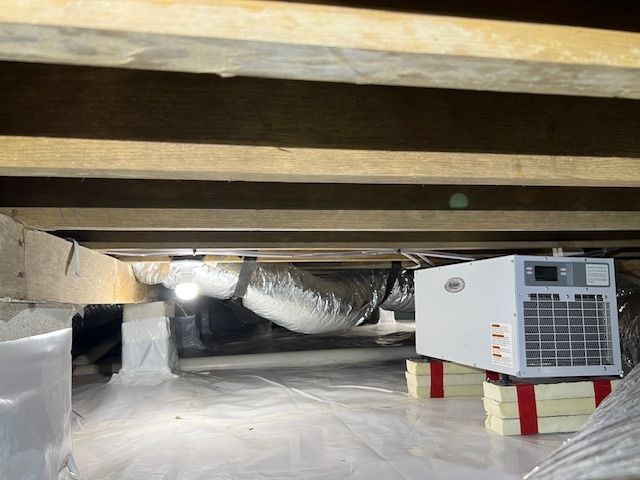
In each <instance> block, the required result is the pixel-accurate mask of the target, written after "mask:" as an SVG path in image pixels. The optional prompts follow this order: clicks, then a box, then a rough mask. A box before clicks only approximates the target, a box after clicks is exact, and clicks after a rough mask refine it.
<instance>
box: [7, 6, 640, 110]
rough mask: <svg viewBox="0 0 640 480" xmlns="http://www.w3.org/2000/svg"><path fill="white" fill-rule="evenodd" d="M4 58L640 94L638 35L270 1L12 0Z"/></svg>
mask: <svg viewBox="0 0 640 480" xmlns="http://www.w3.org/2000/svg"><path fill="white" fill-rule="evenodd" d="M0 26H1V27H2V28H0V40H1V41H0V58H3V59H7V60H26V61H39V62H50V63H70V64H85V65H103V66H114V67H126V68H145V69H158V70H175V71H188V72H210V73H217V74H220V75H223V76H231V75H247V76H258V77H260V76H262V77H279V78H294V79H303V80H324V81H333V82H353V83H360V84H362V83H379V84H387V85H404V86H421V87H445V88H451V87H453V88H462V89H476V90H494V91H510V92H533V93H554V94H572V95H590V96H609V97H613V96H616V97H628V98H640V52H639V51H638V48H637V47H638V44H639V43H640V35H639V34H637V33H635V32H620V31H610V30H598V29H590V28H581V27H573V26H562V25H537V24H529V23H519V22H509V21H495V20H486V19H477V18H462V17H447V16H433V15H424V14H420V13H405V12H391V11H382V10H371V9H366V8H348V7H341V6H327V5H312V4H299V3H291V2H277V1H265V0H216V1H207V0H189V1H186V0H185V1H181V2H171V3H167V2H166V1H164V0H130V1H126V2H124V1H121V2H113V1H106V0H91V1H88V0H70V1H65V2H60V1H57V0H7V1H4V2H3V4H2V8H1V9H0Z"/></svg>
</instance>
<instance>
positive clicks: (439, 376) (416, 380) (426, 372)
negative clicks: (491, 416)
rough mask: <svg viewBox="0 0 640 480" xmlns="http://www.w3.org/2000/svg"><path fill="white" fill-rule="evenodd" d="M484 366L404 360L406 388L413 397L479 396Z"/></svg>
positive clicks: (483, 378) (483, 376)
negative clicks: (475, 366) (474, 366)
mask: <svg viewBox="0 0 640 480" xmlns="http://www.w3.org/2000/svg"><path fill="white" fill-rule="evenodd" d="M486 375H487V374H486V373H485V371H484V370H479V369H477V368H472V367H467V366H464V365H459V364H457V363H450V362H442V361H440V360H434V359H431V360H427V359H409V360H407V371H406V372H405V377H406V379H407V391H408V392H409V395H411V396H412V397H414V398H442V397H481V396H482V382H483V381H484V380H485V379H486Z"/></svg>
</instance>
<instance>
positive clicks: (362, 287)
mask: <svg viewBox="0 0 640 480" xmlns="http://www.w3.org/2000/svg"><path fill="white" fill-rule="evenodd" d="M241 268H242V265H239V264H209V263H203V262H198V261H191V260H186V261H174V262H171V263H170V264H168V265H167V264H154V263H135V264H133V270H134V272H135V274H136V277H137V278H138V280H139V281H141V282H143V283H147V284H157V283H162V284H163V285H164V286H165V287H168V288H175V286H176V285H177V284H178V283H179V282H181V281H185V279H187V280H188V281H192V282H194V283H196V284H197V285H198V287H199V288H200V292H201V293H202V294H203V295H206V296H209V297H213V298H218V299H221V300H225V299H230V298H232V297H233V295H234V292H235V289H236V286H237V284H238V280H239V277H240V272H241ZM389 275H390V273H389V272H386V271H380V270H368V271H364V272H358V273H343V274H333V275H327V276H323V277H319V276H316V275H313V274H311V273H310V272H307V271H305V270H301V269H298V268H295V267H293V266H291V265H284V264H257V265H256V266H255V268H254V270H253V272H252V273H251V276H250V278H249V282H248V285H247V290H246V293H245V294H244V297H243V299H242V302H243V305H244V306H245V307H247V308H248V309H250V310H252V311H253V312H255V313H256V314H258V315H261V316H262V317H264V318H267V319H269V320H271V321H272V322H274V323H276V324H278V325H280V326H283V327H285V328H288V329H289V330H293V331H295V332H301V333H326V332H333V331H339V330H346V329H349V328H351V327H354V326H356V325H358V324H360V323H362V322H363V321H364V320H366V319H367V318H368V317H369V316H371V314H372V313H373V312H374V311H375V310H376V309H377V308H378V307H382V308H384V309H386V310H393V311H395V310H412V309H413V277H412V276H411V273H410V272H407V271H401V272H400V273H399V275H398V278H397V279H396V281H395V282H394V284H393V286H392V289H391V292H389V295H388V296H387V298H386V299H385V298H384V297H385V293H386V292H385V291H386V285H387V279H388V276H389ZM383 300H384V301H383Z"/></svg>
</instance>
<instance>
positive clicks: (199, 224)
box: [0, 207, 640, 232]
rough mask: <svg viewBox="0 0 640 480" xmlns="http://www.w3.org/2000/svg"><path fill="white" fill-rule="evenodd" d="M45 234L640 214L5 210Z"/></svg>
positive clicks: (605, 225) (634, 219)
mask: <svg viewBox="0 0 640 480" xmlns="http://www.w3.org/2000/svg"><path fill="white" fill-rule="evenodd" d="M0 213H4V214H6V213H11V214H12V215H13V217H14V218H15V219H17V220H18V221H20V222H21V223H23V224H24V225H26V226H29V227H31V228H37V229H39V230H45V231H46V230H143V231H144V230H153V231H158V232H161V231H171V230H187V231H199V230H200V231H279V230H283V231H289V230H297V231H318V232H322V231H387V232H398V231H424V232H429V231H553V230H564V231H572V230H577V231H580V230H594V231H596V230H600V231H615V230H623V231H627V230H640V212H637V211H602V212H584V211H573V212H567V211H536V210H531V211H512V210H490V211H482V210H410V209H407V210H397V211H390V210H323V209H321V208H317V209H314V210H297V209H284V210H283V209H278V210H272V209H213V208H211V209H199V208H192V209H179V208H176V209H157V208H119V209H108V208H59V207H58V208H51V207H16V208H13V209H4V208H0Z"/></svg>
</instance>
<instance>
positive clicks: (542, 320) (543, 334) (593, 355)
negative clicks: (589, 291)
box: [523, 293, 613, 367]
mask: <svg viewBox="0 0 640 480" xmlns="http://www.w3.org/2000/svg"><path fill="white" fill-rule="evenodd" d="M573 297H574V298H573V301H571V300H572V299H571V298H569V299H563V300H561V299H560V296H559V295H558V294H540V293H538V294H536V293H531V294H529V295H528V299H527V300H525V301H524V302H523V307H524V332H525V353H526V359H527V367H562V366H588V365H613V345H612V337H611V335H612V332H611V318H610V314H609V308H610V303H609V302H608V301H606V300H605V299H604V297H603V296H602V295H578V294H576V295H575V296H573Z"/></svg>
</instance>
